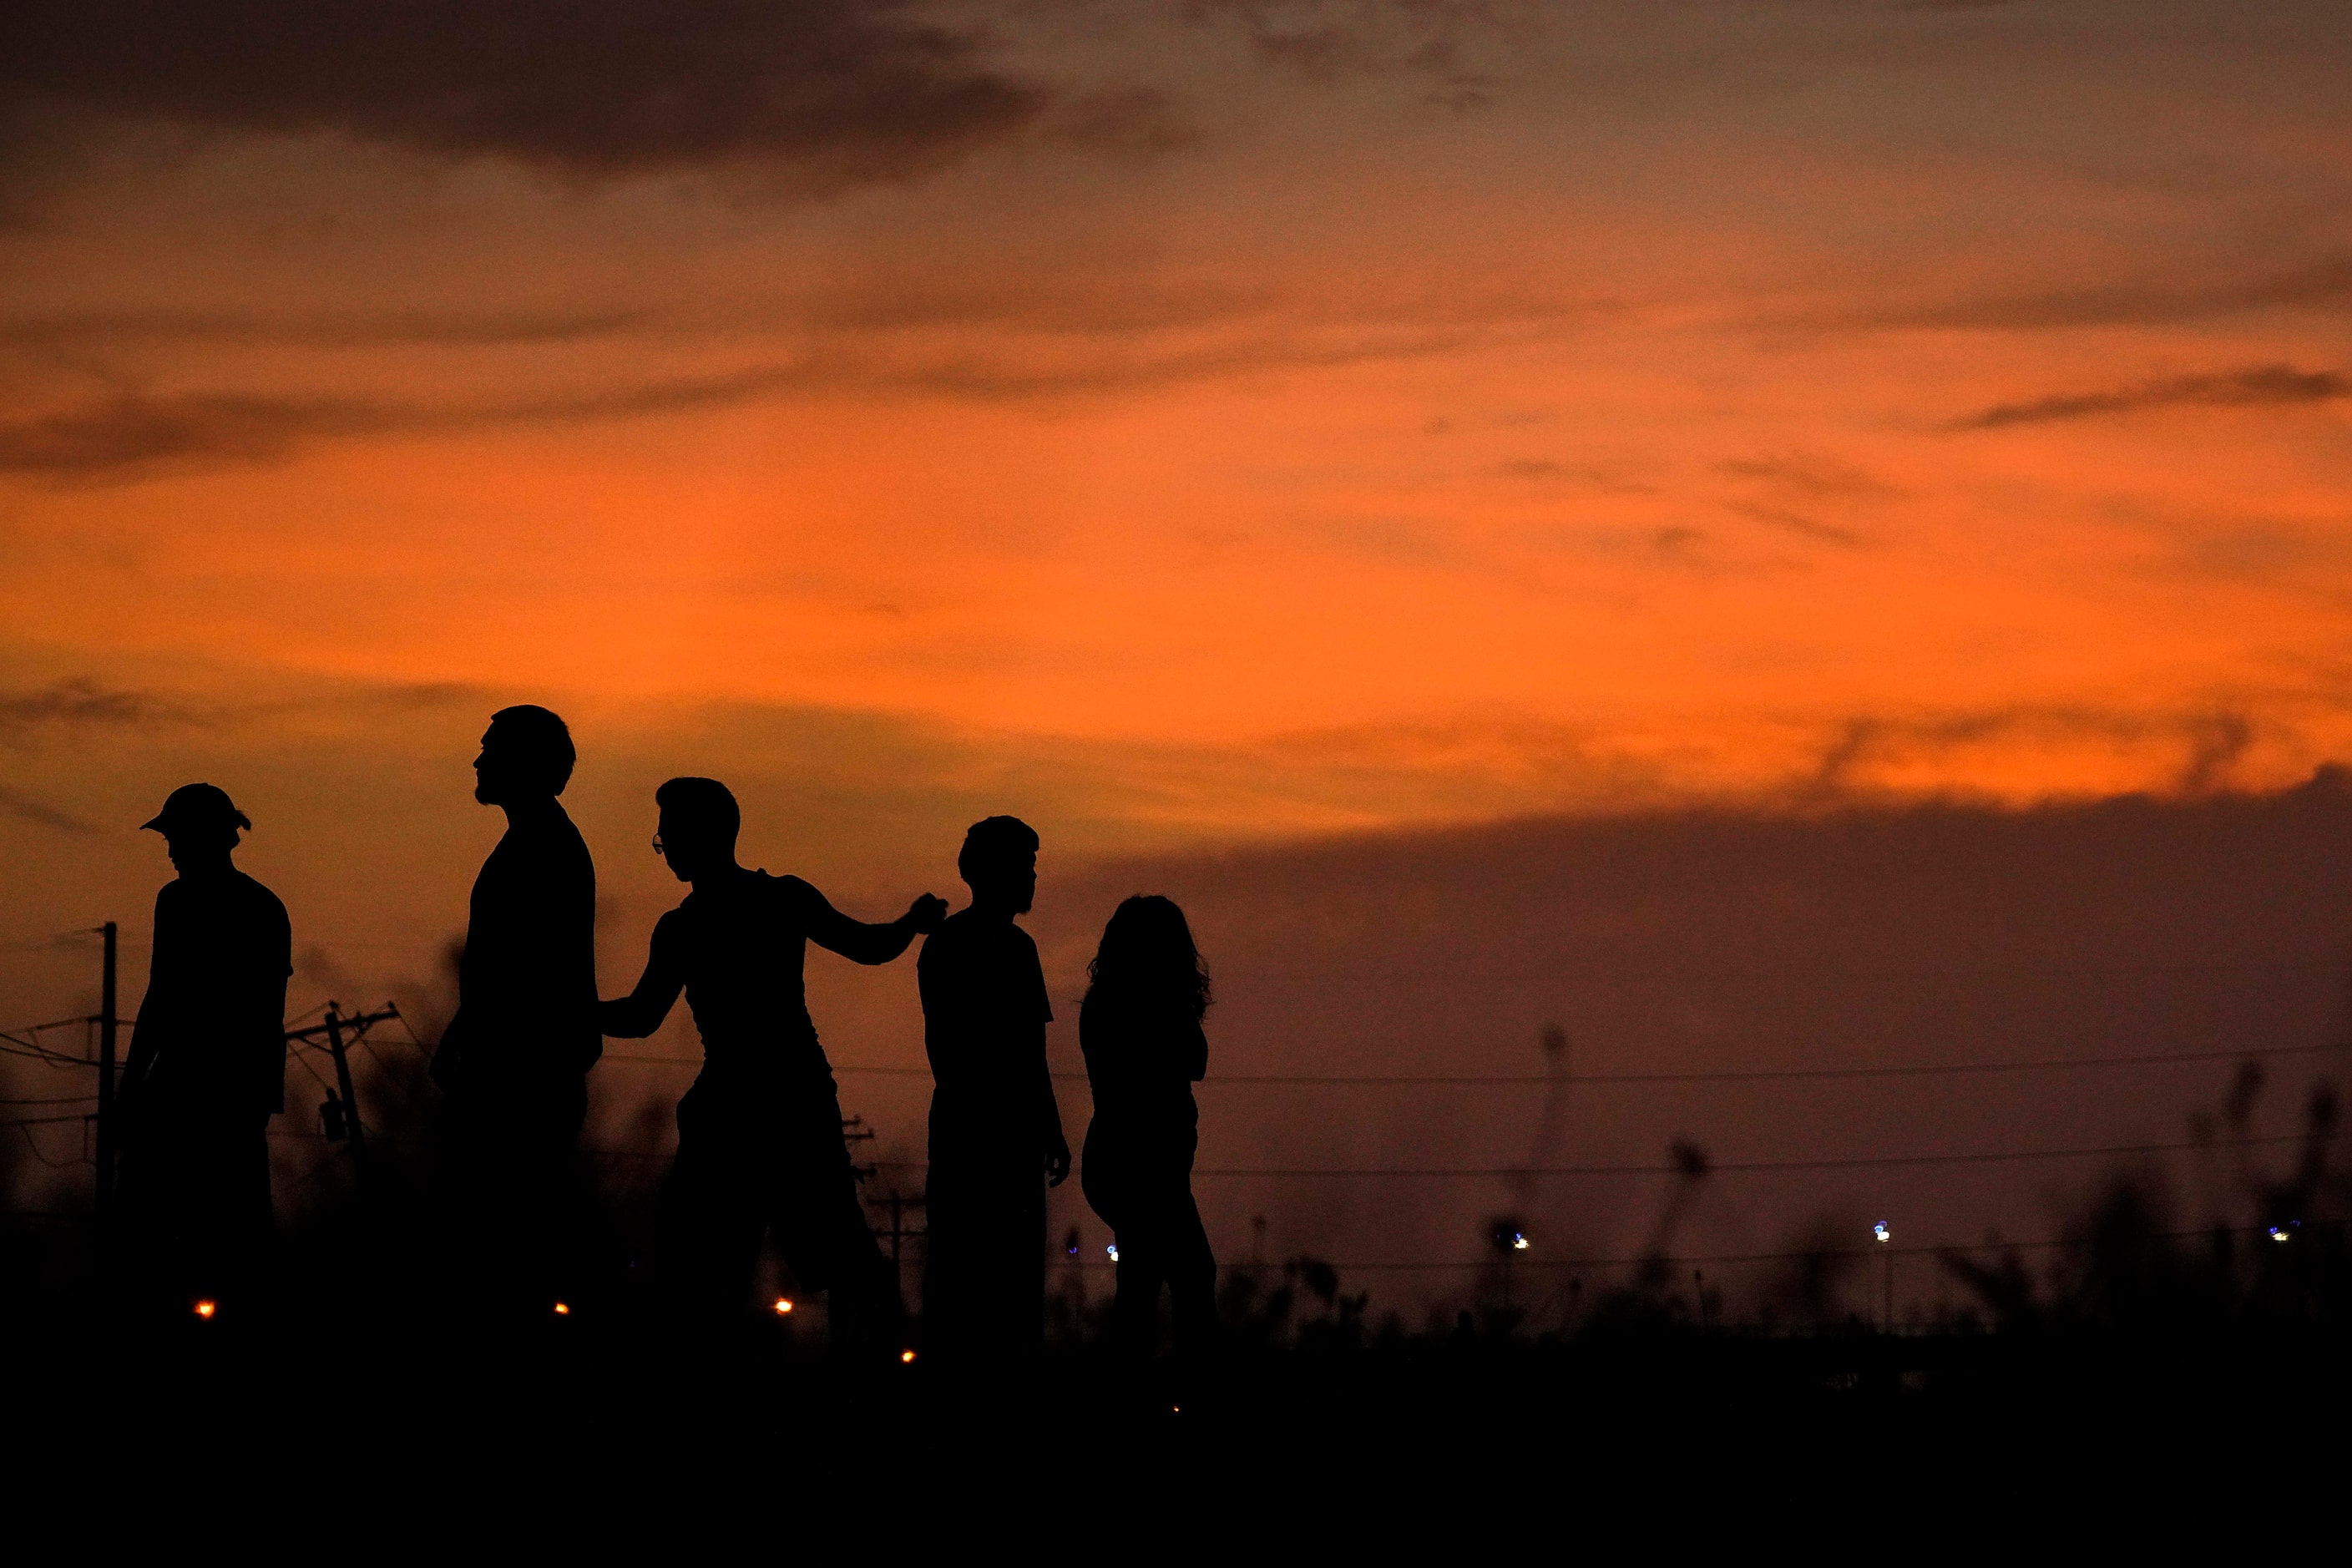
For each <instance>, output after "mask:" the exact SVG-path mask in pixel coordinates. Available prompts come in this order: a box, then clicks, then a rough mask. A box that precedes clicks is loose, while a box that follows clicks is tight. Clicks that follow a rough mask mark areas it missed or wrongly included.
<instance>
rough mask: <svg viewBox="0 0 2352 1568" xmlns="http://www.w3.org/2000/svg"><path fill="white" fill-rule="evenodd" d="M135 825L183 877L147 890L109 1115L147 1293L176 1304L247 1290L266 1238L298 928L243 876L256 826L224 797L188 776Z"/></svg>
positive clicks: (231, 1302) (230, 1301)
mask: <svg viewBox="0 0 2352 1568" xmlns="http://www.w3.org/2000/svg"><path fill="white" fill-rule="evenodd" d="M144 826H146V827H149V828H152V829H153V830H154V831H156V832H158V833H161V834H162V835H163V840H164V843H165V845H166V846H167V847H169V850H170V853H171V857H172V864H173V866H174V867H176V868H178V869H179V873H180V875H179V879H178V880H176V881H173V882H166V883H165V884H164V885H163V891H161V892H159V893H158V894H156V895H155V946H154V952H153V955H152V961H151V963H150V966H149V969H148V976H147V995H146V998H145V1000H144V1001H142V1003H141V1004H140V1006H139V1020H138V1022H137V1024H136V1025H135V1026H133V1027H132V1030H131V1055H130V1058H129V1060H128V1061H127V1062H126V1063H125V1064H124V1068H123V1075H122V1087H121V1100H119V1101H118V1105H117V1108H118V1110H119V1112H120V1114H121V1126H122V1128H123V1139H122V1169H121V1178H122V1179H121V1189H120V1191H121V1202H122V1211H123V1215H124V1218H125V1221H126V1228H127V1232H128V1239H129V1240H130V1242H131V1258H130V1262H131V1271H132V1272H131V1278H132V1279H133V1281H134V1288H135V1289H136V1290H137V1292H138V1294H139V1296H140V1297H141V1298H142V1300H143V1303H144V1304H145V1305H147V1306H150V1307H155V1308H165V1309H169V1310H176V1311H186V1310H189V1308H190V1307H191V1306H192V1305H193V1304H194V1302H195V1301H197V1300H214V1301H215V1302H218V1303H223V1304H225V1305H226V1309H227V1310H230V1311H231V1312H234V1311H235V1310H236V1308H237V1307H238V1306H239V1304H240V1302H241V1301H242V1300H249V1299H250V1292H251V1290H252V1288H253V1285H254V1282H255V1277H256V1272H257V1268H258V1267H259V1265H260V1262H261V1258H262V1255H263V1252H264V1249H265V1248H266V1247H268V1242H269V1234H270V1213H269V1144H268V1128H269V1119H270V1118H271V1117H272V1116H274V1115H276V1114H277V1113H278V1112H279V1111H281V1110H285V1109H286V1037H285V1027H286V1023H285V1019H286V981H287V977H288V976H289V975H290V974H291V973H293V972H294V964H293V958H292V952H293V938H292V934H291V932H290V931H289V928H288V925H287V921H286V906H285V905H284V904H282V903H279V902H278V895H277V894H275V893H272V892H271V891H270V890H269V889H267V888H265V887H263V886H262V885H261V884H260V883H258V882H257V881H255V880H254V879H252V878H250V877H248V876H247V875H246V874H245V873H244V872H242V871H240V870H238V869H237V868H236V866H235V865H234V864H233V863H232V862H231V859H230V857H231V855H232V854H233V853H234V852H235V851H236V844H237V831H238V829H240V828H249V827H251V826H253V824H252V823H251V822H250V821H248V820H247V817H246V816H245V814H244V813H243V812H241V811H239V810H237V809H236V806H235V805H232V804H231V803H230V801H229V798H228V796H227V795H226V794H225V793H224V792H222V791H221V790H219V789H216V788H215V787H214V786H213V785H211V784H184V785H182V786H181V787H180V788H178V789H175V790H173V792H172V794H171V796H170V798H169V799H167V800H166V801H164V803H163V811H162V812H160V813H159V814H157V816H155V817H154V819H153V820H152V821H150V822H148V823H146V824H144Z"/></svg>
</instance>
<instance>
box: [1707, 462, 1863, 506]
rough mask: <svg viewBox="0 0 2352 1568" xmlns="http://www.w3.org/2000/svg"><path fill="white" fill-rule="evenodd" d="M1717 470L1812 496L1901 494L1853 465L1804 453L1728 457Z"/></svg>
mask: <svg viewBox="0 0 2352 1568" xmlns="http://www.w3.org/2000/svg"><path fill="white" fill-rule="evenodd" d="M1715 469H1716V472H1717V473H1719V474H1726V475H1728V476H1729V477H1731V478H1733V479H1754V480H1757V481H1759V482H1760V483H1763V484H1766V485H1769V486H1772V487H1774V488H1776V489H1786V490H1793V491H1796V492H1798V493H1800V494H1802V495H1809V496H1819V497H1823V498H1830V499H1839V500H1864V499H1868V498H1874V497H1886V496H1895V495H1900V494H1902V492H1901V491H1900V490H1898V489H1895V487H1894V486H1893V485H1890V484H1888V483H1887V482H1886V481H1885V479H1880V478H1878V477H1877V476H1876V475H1874V474H1871V473H1866V472H1864V470H1863V469H1861V468H1855V467H1853V465H1852V464H1849V463H1841V462H1838V461H1836V460H1835V459H1833V458H1817V457H1810V456H1806V455H1803V454H1794V453H1792V454H1782V455H1775V456H1767V457H1757V458H1726V459H1725V460H1723V461H1722V462H1720V463H1717V465H1716V466H1715Z"/></svg>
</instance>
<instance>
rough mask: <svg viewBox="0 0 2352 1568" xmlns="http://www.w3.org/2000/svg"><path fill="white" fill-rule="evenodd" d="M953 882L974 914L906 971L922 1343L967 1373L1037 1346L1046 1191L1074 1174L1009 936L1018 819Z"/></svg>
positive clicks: (1020, 831)
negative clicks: (924, 1119)
mask: <svg viewBox="0 0 2352 1568" xmlns="http://www.w3.org/2000/svg"><path fill="white" fill-rule="evenodd" d="M956 869H957V870H958V871H960V872H961V873H962V876H963V879H964V881H965V882H966V883H967V884H968V885H969V886H970V887H971V907H969V908H967V909H963V910H958V911H957V912H956V913H954V914H952V915H950V916H949V917H948V919H947V921H946V923H945V924H943V925H941V926H940V929H939V931H938V932H937V933H936V934H934V935H932V936H930V937H929V938H926V939H925V941H924V942H923V951H922V954H921V956H920V957H919V958H918V959H917V960H916V962H915V967H916V970H917V973H919V975H920V977H921V982H922V992H923V1046H924V1049H925V1050H926V1051H927V1052H928V1053H929V1057H930V1059H931V1084H932V1088H931V1118H930V1156H931V1163H930V1176H929V1182H928V1184H927V1185H926V1187H925V1195H926V1197H927V1199H928V1201H929V1207H928V1208H927V1209H926V1210H925V1214H926V1215H927V1218H926V1221H925V1224H926V1226H927V1227H928V1230H929V1235H928V1237H927V1238H926V1243H927V1251H926V1254H925V1258H926V1262H925V1267H924V1270H923V1331H924V1334H925V1336H926V1338H927V1339H928V1340H929V1344H930V1347H931V1349H932V1350H933V1351H934V1352H937V1353H938V1354H939V1355H940V1356H941V1357H942V1358H943V1359H944V1360H946V1361H948V1362H950V1363H957V1362H961V1363H966V1364H970V1363H974V1362H979V1361H984V1360H992V1359H997V1358H1002V1357H1004V1356H1008V1355H1014V1354H1019V1353H1023V1352H1030V1351H1034V1350H1036V1349H1038V1348H1039V1346H1040V1345H1041V1343H1042V1340H1043V1336H1044V1333H1045V1186H1046V1184H1048V1183H1050V1184H1053V1185H1055V1186H1059V1185H1061V1184H1062V1181H1063V1179H1064V1178H1065V1177H1066V1176H1067V1175H1068V1174H1069V1173H1070V1145H1069V1143H1068V1142H1067V1141H1066V1139H1065V1138H1064V1137H1063V1136H1062V1112H1061V1110H1060V1108H1059V1107H1058V1106H1056V1105H1055V1103H1054V1080H1053V1078H1052V1076H1051V1075H1050V1074H1049V1073H1048V1072H1047V1070H1046V1067H1045V1026H1046V1025H1047V1024H1048V1023H1050V1022H1052V1020H1053V1017H1054V1009H1053V1005H1052V1004H1051V1003H1050V1002H1049V1001H1048V1000H1047V999H1046V995H1045V971H1044V970H1043V969H1042V968H1041V967H1039V965H1038V963H1037V944H1036V943H1035V942H1033V941H1031V940H1030V938H1029V933H1028V932H1027V931H1023V930H1022V929H1021V928H1020V927H1019V926H1017V925H1015V924H1013V919H1014V917H1015V916H1018V915H1023V914H1026V913H1027V912H1028V911H1029V906H1030V903H1031V902H1032V900H1034V898H1035V897H1036V893H1037V835H1036V834H1035V833H1034V831H1032V830H1031V828H1030V826H1029V825H1028V824H1027V823H1024V822H1023V821H1021V820H1020V819H1019V818H1018V817H1012V816H992V817H990V818H988V819H987V820H986V821H985V822H980V823H975V824H974V825H973V826H972V827H971V831H969V832H968V833H966V834H965V835H964V840H963V849H962V852H961V854H959V855H958V856H957V857H956Z"/></svg>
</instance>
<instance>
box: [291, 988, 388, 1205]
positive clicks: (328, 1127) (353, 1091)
mask: <svg viewBox="0 0 2352 1568" xmlns="http://www.w3.org/2000/svg"><path fill="white" fill-rule="evenodd" d="M399 1016H400V1009H399V1008H397V1007H395V1006H394V1005H392V1004H391V1003H389V1002H387V1003H385V1004H384V1005H383V1007H382V1008H380V1009H379V1010H377V1011H375V1012H373V1013H354V1014H352V1016H349V1017H345V1016H343V1013H342V1011H341V1007H340V1006H339V1005H337V1004H335V1003H332V1002H330V1003H328V1004H327V1016H326V1020H325V1021H324V1022H323V1023H318V1024H313V1025H311V1026H310V1027H309V1028H307V1029H289V1030H287V1031H286V1043H287V1044H288V1045H289V1046H302V1045H307V1044H309V1043H310V1041H312V1040H317V1039H324V1040H325V1041H326V1042H327V1052H328V1054H329V1055H330V1056H331V1057H333V1058H335V1085H336V1087H335V1088H334V1089H330V1090H328V1091H327V1100H326V1103H325V1104H323V1105H321V1106H320V1107H319V1115H320V1121H322V1122H323V1123H324V1126H323V1127H322V1128H321V1129H320V1131H324V1132H325V1133H326V1135H327V1138H328V1141H329V1142H336V1143H342V1142H348V1143H350V1144H351V1146H352V1170H353V1172H354V1173H356V1174H357V1175H358V1176H360V1178H361V1179H362V1180H365V1179H366V1175H367V1129H366V1128H365V1127H364V1126H362V1124H361V1122H360V1101H359V1090H358V1089H357V1088H356V1086H354V1085H353V1083H352V1059H351V1053H350V1050H349V1049H348V1047H349V1046H350V1044H351V1042H352V1041H354V1040H357V1039H358V1038H359V1037H360V1036H361V1035H362V1034H364V1033H365V1032H366V1031H367V1030H369V1029H371V1028H373V1027H374V1026H376V1025H378V1024H381V1023H383V1022H385V1021H386V1020H388V1019H393V1018H397V1017H399Z"/></svg>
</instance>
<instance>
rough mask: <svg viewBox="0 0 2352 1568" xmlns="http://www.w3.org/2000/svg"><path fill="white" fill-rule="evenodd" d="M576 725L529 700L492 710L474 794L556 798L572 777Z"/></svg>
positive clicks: (518, 799) (498, 799) (486, 798)
mask: <svg viewBox="0 0 2352 1568" xmlns="http://www.w3.org/2000/svg"><path fill="white" fill-rule="evenodd" d="M577 760H578V755H577V753H576V752H573V751H572V731H570V730H569V729H567V728H565V727H564V723H563V721H562V720H561V719H559V718H557V717H556V716H555V715H554V714H552V713H551V712H549V711H548V710H546V709H544V708H539V707H534V706H532V705H530V704H529V703H525V704H523V705H521V706H520V707H516V708H501V709H499V710H498V711H497V712H495V713H493V714H491V715H490V727H489V728H488V730H486V731H483V733H482V754H481V755H480V756H478V757H476V758H475V759H474V798H475V799H476V800H478V801H480V802H481V803H482V804H483V805H503V806H509V807H511V806H517V805H533V804H535V803H537V802H541V801H551V800H553V799H554V798H555V797H556V796H557V795H562V793H563V786H564V785H565V784H570V783H571V782H572V763H574V762H576V761H577Z"/></svg>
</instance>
